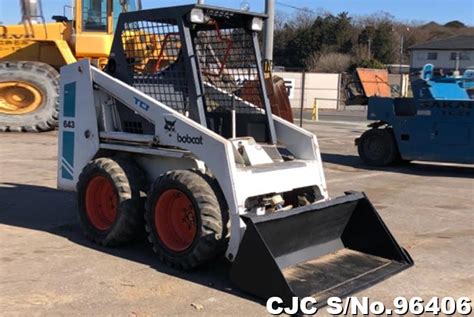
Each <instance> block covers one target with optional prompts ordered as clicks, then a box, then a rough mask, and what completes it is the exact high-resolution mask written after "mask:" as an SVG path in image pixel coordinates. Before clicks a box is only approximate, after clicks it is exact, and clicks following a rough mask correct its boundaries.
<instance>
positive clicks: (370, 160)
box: [357, 129, 399, 166]
mask: <svg viewBox="0 0 474 317" xmlns="http://www.w3.org/2000/svg"><path fill="white" fill-rule="evenodd" d="M357 150H358V152H359V156H360V158H361V159H362V161H364V163H366V164H367V165H373V166H386V165H389V164H392V163H394V162H395V161H396V160H397V158H398V156H399V154H398V148H397V144H396V140H395V136H394V135H393V131H392V129H371V130H367V131H365V132H364V133H363V134H362V136H361V137H360V140H359V143H358V146H357Z"/></svg>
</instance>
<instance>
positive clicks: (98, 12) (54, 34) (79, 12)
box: [0, 0, 141, 132]
mask: <svg viewBox="0 0 474 317" xmlns="http://www.w3.org/2000/svg"><path fill="white" fill-rule="evenodd" d="M20 5H21V11H22V21H21V23H19V24H16V25H0V131H17V132H20V131H28V132H36V131H48V130H52V129H54V128H55V127H56V126H57V119H58V105H59V99H58V94H59V74H58V71H59V68H60V67H61V66H64V65H66V64H70V63H74V62H76V61H77V60H80V59H88V60H90V61H91V63H92V64H93V65H95V66H97V67H99V68H102V67H103V66H105V64H106V63H107V59H108V56H109V53H110V47H111V45H112V39H113V32H114V28H115V24H116V23H117V18H118V15H119V14H120V13H121V12H127V11H134V10H137V9H140V8H141V3H140V1H139V0H75V1H74V6H73V7H71V6H69V5H66V6H64V7H63V12H62V15H55V16H53V17H52V19H53V20H54V21H55V22H51V23H46V22H45V18H44V16H43V12H42V11H43V10H42V6H41V1H40V0H21V1H20ZM68 10H69V11H71V12H72V18H69V17H67V16H66V15H67V14H66V13H67V11H68Z"/></svg>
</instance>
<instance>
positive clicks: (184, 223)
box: [154, 189, 197, 252]
mask: <svg viewBox="0 0 474 317" xmlns="http://www.w3.org/2000/svg"><path fill="white" fill-rule="evenodd" d="M154 216H155V228H156V231H157V233H158V236H159V238H160V240H161V242H162V243H163V244H164V245H165V247H166V248H168V249H169V250H171V251H174V252H182V251H185V250H186V249H188V248H189V247H190V246H191V245H192V244H193V242H194V240H195V238H196V234H197V223H196V210H195V209H194V205H193V203H192V201H191V200H190V199H189V197H188V196H187V195H186V194H185V193H183V192H182V191H180V190H178V189H168V190H166V191H164V192H163V193H162V194H161V195H160V197H159V198H158V201H157V202H156V205H155V215H154Z"/></svg>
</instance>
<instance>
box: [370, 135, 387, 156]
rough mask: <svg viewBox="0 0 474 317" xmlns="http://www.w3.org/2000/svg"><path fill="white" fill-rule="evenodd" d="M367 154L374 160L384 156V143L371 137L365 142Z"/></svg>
mask: <svg viewBox="0 0 474 317" xmlns="http://www.w3.org/2000/svg"><path fill="white" fill-rule="evenodd" d="M367 150H368V151H367V153H368V154H369V155H370V156H371V157H372V158H375V159H378V158H380V157H382V156H383V154H384V143H383V140H381V139H380V138H378V137H371V138H370V139H369V140H368V142H367Z"/></svg>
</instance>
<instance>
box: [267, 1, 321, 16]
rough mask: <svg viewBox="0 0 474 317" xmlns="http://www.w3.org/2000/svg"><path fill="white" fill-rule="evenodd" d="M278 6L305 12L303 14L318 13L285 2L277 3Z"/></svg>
mask: <svg viewBox="0 0 474 317" xmlns="http://www.w3.org/2000/svg"><path fill="white" fill-rule="evenodd" d="M276 4H278V5H280V6H282V7H287V8H291V9H294V10H298V11H303V12H309V13H314V14H316V11H314V10H311V9H308V8H300V7H295V6H293V5H291V4H287V3H283V2H280V1H276Z"/></svg>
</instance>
